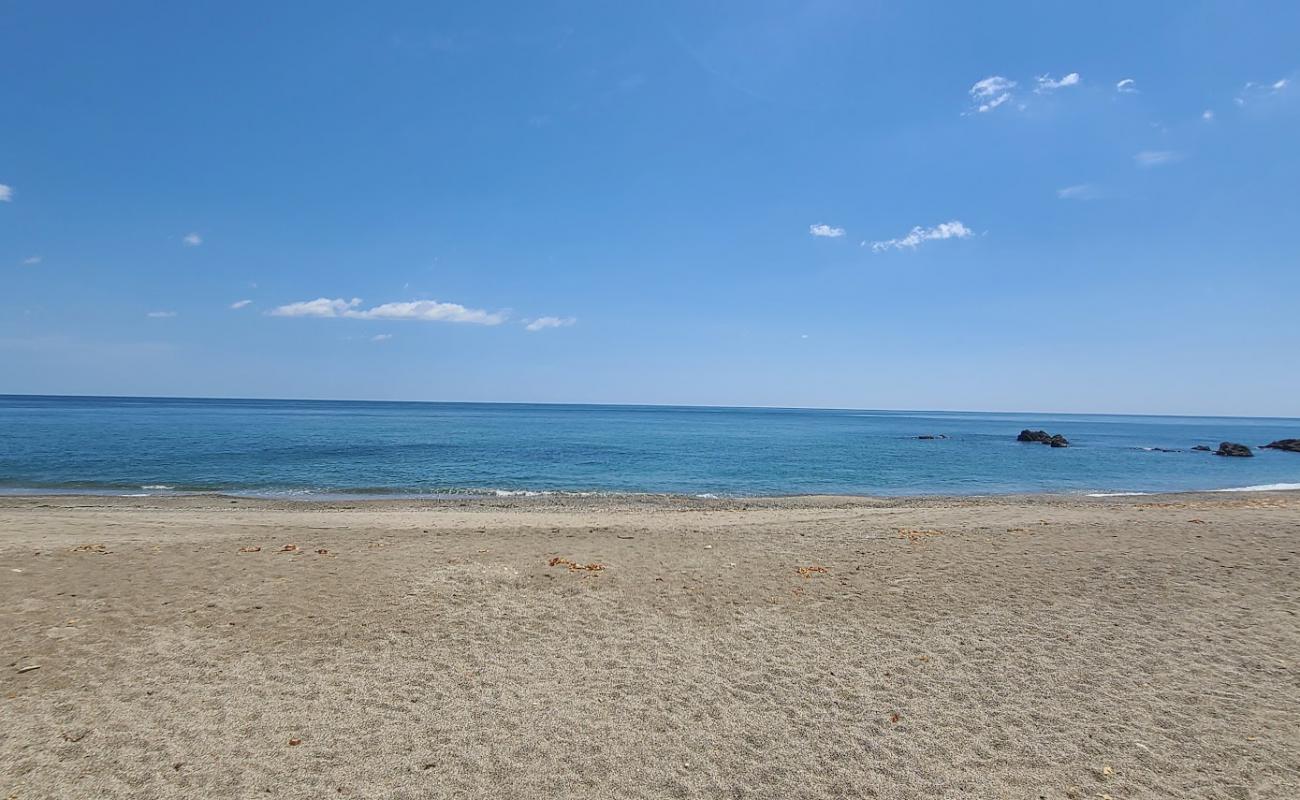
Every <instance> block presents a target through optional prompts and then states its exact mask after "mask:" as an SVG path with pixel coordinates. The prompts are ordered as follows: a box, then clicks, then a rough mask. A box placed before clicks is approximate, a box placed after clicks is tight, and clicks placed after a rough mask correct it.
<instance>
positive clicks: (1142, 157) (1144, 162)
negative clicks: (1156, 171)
mask: <svg viewBox="0 0 1300 800" xmlns="http://www.w3.org/2000/svg"><path fill="white" fill-rule="evenodd" d="M1180 158H1182V156H1180V155H1179V154H1178V153H1175V152H1174V151H1172V150H1143V151H1142V152H1140V153H1138V154H1137V155H1135V156H1133V160H1134V161H1135V162H1137V165H1138V166H1139V167H1159V166H1162V165H1164V164H1172V163H1173V162H1175V161H1177V160H1178V159H1180Z"/></svg>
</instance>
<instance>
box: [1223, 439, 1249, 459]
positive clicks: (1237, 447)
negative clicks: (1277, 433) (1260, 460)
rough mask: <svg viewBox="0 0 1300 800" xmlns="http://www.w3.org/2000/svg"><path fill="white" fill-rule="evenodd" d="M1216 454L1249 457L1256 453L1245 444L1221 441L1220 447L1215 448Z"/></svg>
mask: <svg viewBox="0 0 1300 800" xmlns="http://www.w3.org/2000/svg"><path fill="white" fill-rule="evenodd" d="M1214 454H1215V455H1216V456H1237V457H1248V456H1253V455H1255V454H1254V453H1252V452H1250V448H1249V447H1247V446H1246V445H1244V444H1237V443H1236V442H1220V443H1219V449H1218V450H1215V451H1214Z"/></svg>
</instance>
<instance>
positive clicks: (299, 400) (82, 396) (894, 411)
mask: <svg viewBox="0 0 1300 800" xmlns="http://www.w3.org/2000/svg"><path fill="white" fill-rule="evenodd" d="M0 398H51V399H82V400H218V401H227V402H270V403H391V404H395V405H396V404H407V405H412V404H418V405H498V406H577V407H592V408H666V409H668V408H677V409H719V410H730V411H850V412H865V413H887V414H1006V415H1014V414H1026V415H1038V416H1044V415H1056V416H1080V417H1169V418H1197V417H1200V418H1219V419H1278V420H1289V421H1297V422H1300V417H1288V416H1278V415H1252V414H1176V413H1170V412H1157V413H1147V412H1120V411H1029V410H1024V409H1018V410H1011V411H989V410H980V409H937V408H931V409H927V408H850V407H842V406H776V405H772V406H764V405H710V404H692V403H594V402H581V403H580V402H559V401H527V400H391V399H389V400H375V399H357V398H319V397H235V396H212V397H201V396H194V395H131V394H44V393H25V392H23V393H6V392H0Z"/></svg>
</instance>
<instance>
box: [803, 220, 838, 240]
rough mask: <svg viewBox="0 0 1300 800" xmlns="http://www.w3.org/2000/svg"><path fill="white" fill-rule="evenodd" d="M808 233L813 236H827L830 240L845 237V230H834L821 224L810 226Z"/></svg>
mask: <svg viewBox="0 0 1300 800" xmlns="http://www.w3.org/2000/svg"><path fill="white" fill-rule="evenodd" d="M808 232H809V233H811V234H812V235H813V236H825V237H827V238H829V239H838V238H840V237H841V236H843V235H844V229H843V228H832V227H831V226H830V225H826V224H824V223H821V222H819V223H817V224H816V225H809V226H808Z"/></svg>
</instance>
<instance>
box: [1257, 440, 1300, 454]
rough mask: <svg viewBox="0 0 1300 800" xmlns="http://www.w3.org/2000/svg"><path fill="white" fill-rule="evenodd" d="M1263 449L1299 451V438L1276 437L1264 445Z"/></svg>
mask: <svg viewBox="0 0 1300 800" xmlns="http://www.w3.org/2000/svg"><path fill="white" fill-rule="evenodd" d="M1263 449H1265V450H1285V451H1287V452H1288V453H1300V439H1278V440H1277V441H1276V442H1269V443H1268V444H1266V445H1264V447H1263Z"/></svg>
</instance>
